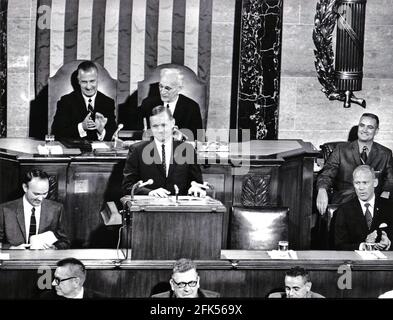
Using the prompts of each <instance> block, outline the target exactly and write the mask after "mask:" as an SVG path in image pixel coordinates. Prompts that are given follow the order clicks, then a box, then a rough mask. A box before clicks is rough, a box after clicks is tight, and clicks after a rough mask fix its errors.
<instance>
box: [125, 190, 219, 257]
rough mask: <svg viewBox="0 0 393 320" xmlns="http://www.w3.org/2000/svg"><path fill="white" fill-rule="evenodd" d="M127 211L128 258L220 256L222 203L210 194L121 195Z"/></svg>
mask: <svg viewBox="0 0 393 320" xmlns="http://www.w3.org/2000/svg"><path fill="white" fill-rule="evenodd" d="M122 203H123V205H124V206H125V207H126V209H127V211H128V213H129V214H130V215H131V217H130V218H131V221H130V222H131V228H132V229H131V230H132V232H131V238H132V241H131V248H132V255H131V258H132V260H177V259H180V258H190V259H193V260H216V259H220V254H221V243H222V226H223V214H224V212H225V207H224V206H223V205H222V203H221V202H219V201H218V200H215V199H212V198H210V197H206V198H195V197H190V196H179V197H178V199H176V197H175V196H170V197H168V198H161V199H157V198H154V197H149V196H135V197H134V200H132V201H131V197H130V196H126V197H123V198H122Z"/></svg>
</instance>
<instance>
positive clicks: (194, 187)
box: [188, 181, 210, 198]
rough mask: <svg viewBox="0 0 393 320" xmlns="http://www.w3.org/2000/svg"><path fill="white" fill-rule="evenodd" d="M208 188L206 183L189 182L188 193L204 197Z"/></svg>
mask: <svg viewBox="0 0 393 320" xmlns="http://www.w3.org/2000/svg"><path fill="white" fill-rule="evenodd" d="M208 189H210V188H209V185H208V184H207V183H203V184H200V183H197V182H195V181H192V182H191V187H190V189H188V194H189V195H192V196H194V197H199V198H204V197H206V190H208Z"/></svg>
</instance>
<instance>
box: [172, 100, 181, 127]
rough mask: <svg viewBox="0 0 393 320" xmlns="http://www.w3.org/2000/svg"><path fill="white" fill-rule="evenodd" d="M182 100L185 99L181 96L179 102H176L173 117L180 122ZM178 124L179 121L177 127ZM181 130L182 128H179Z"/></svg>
mask: <svg viewBox="0 0 393 320" xmlns="http://www.w3.org/2000/svg"><path fill="white" fill-rule="evenodd" d="M182 99H183V98H182V95H181V94H179V98H178V99H177V102H176V107H175V112H174V113H173V117H174V118H175V119H177V120H179V119H180V116H181V109H182ZM178 122H179V121H176V125H178ZM179 129H180V127H179Z"/></svg>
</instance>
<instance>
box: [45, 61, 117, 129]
mask: <svg viewBox="0 0 393 320" xmlns="http://www.w3.org/2000/svg"><path fill="white" fill-rule="evenodd" d="M81 62H83V60H75V61H71V62H68V63H66V64H64V65H63V66H62V67H61V68H60V69H59V70H57V72H56V74H55V75H54V76H53V77H50V78H49V80H48V132H51V127H52V123H53V118H54V116H55V113H56V108H57V102H58V101H59V100H60V98H61V97H62V96H64V95H66V94H68V93H70V92H72V91H73V90H75V89H77V88H78V87H79V84H78V79H77V75H78V74H77V68H78V65H79V64H80V63H81ZM95 65H96V66H97V68H98V90H99V91H100V92H102V93H103V94H105V95H107V96H108V97H110V98H112V99H113V100H115V110H116V118H117V103H116V89H117V81H116V80H115V79H113V78H112V77H111V76H110V75H109V72H108V71H107V70H106V69H105V68H104V67H103V66H101V65H100V64H99V63H97V62H95Z"/></svg>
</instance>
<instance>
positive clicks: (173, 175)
mask: <svg viewBox="0 0 393 320" xmlns="http://www.w3.org/2000/svg"><path fill="white" fill-rule="evenodd" d="M170 163H171V164H170V165H169V171H168V177H166V174H165V172H164V169H163V167H162V165H161V158H160V156H159V153H158V150H157V148H156V144H155V142H154V140H151V141H141V142H138V143H135V144H133V145H131V146H130V149H129V151H128V156H127V160H126V162H125V166H124V171H123V182H122V189H123V193H124V194H130V191H131V188H132V186H133V185H134V183H136V182H138V181H139V180H143V181H146V180H148V179H153V180H154V182H153V184H152V185H150V186H148V187H143V188H140V189H139V190H137V191H136V193H135V194H148V193H149V192H150V191H151V190H154V189H157V188H160V187H162V188H165V189H167V190H168V191H170V192H171V193H172V194H174V192H175V190H174V187H173V185H174V184H176V185H177V186H178V187H179V194H180V195H186V194H187V191H188V189H189V188H190V186H191V181H196V182H198V183H202V182H203V181H202V172H201V168H200V167H199V165H198V164H197V162H196V154H195V150H194V148H193V146H192V145H191V144H189V143H185V142H180V141H173V150H172V154H171V161H170Z"/></svg>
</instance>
